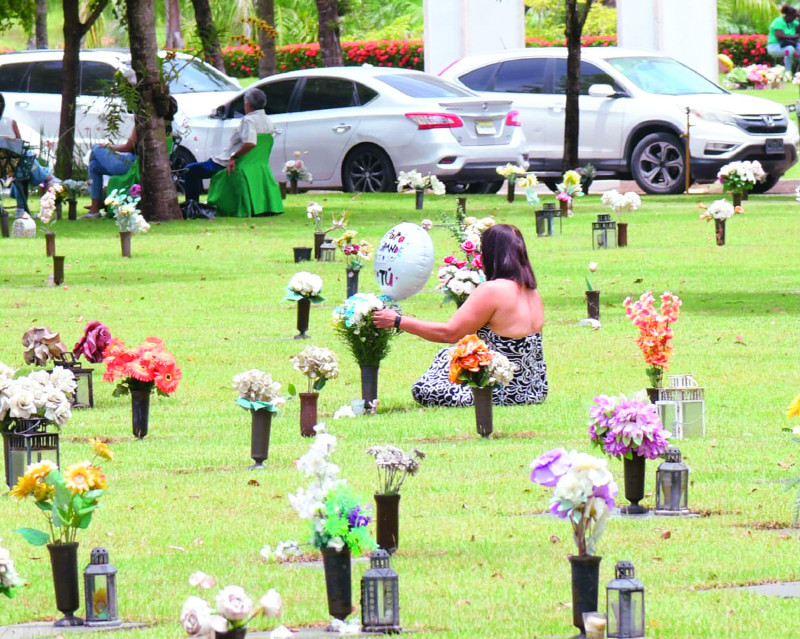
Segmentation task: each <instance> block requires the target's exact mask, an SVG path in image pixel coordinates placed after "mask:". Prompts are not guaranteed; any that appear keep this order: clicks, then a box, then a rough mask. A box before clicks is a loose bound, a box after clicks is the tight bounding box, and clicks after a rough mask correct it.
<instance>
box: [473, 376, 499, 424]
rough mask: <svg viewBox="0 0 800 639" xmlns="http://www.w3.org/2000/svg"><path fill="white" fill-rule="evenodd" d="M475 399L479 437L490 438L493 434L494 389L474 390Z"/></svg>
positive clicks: (489, 387)
mask: <svg viewBox="0 0 800 639" xmlns="http://www.w3.org/2000/svg"><path fill="white" fill-rule="evenodd" d="M472 395H473V397H474V398H475V426H476V428H477V430H478V435H480V436H481V437H488V436H489V435H491V434H492V431H493V430H494V428H493V427H492V387H491V386H484V387H482V388H475V387H473V388H472Z"/></svg>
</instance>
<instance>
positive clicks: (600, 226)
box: [592, 213, 617, 249]
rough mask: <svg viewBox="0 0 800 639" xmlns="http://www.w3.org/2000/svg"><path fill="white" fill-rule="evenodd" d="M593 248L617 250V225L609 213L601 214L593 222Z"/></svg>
mask: <svg viewBox="0 0 800 639" xmlns="http://www.w3.org/2000/svg"><path fill="white" fill-rule="evenodd" d="M592 248H593V249H606V248H617V223H616V222H615V221H614V220H612V219H611V215H610V214H608V213H600V214H599V215H598V216H597V221H596V222H592Z"/></svg>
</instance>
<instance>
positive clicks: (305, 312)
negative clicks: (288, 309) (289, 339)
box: [294, 297, 311, 339]
mask: <svg viewBox="0 0 800 639" xmlns="http://www.w3.org/2000/svg"><path fill="white" fill-rule="evenodd" d="M310 313H311V300H310V299H308V298H307V297H302V298H300V299H299V300H297V330H298V331H299V333H298V334H297V335H295V336H294V338H295V339H308V338H309V337H311V336H310V335H307V334H306V331H307V330H308V316H309V315H310Z"/></svg>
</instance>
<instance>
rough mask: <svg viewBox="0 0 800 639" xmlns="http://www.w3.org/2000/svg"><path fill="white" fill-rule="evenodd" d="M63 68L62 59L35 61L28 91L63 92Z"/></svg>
mask: <svg viewBox="0 0 800 639" xmlns="http://www.w3.org/2000/svg"><path fill="white" fill-rule="evenodd" d="M61 68H62V64H61V60H47V61H45V62H34V63H33V64H32V65H31V74H30V77H29V79H28V92H29V93H58V94H61V75H62V73H61Z"/></svg>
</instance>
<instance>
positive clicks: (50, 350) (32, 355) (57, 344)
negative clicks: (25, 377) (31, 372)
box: [22, 326, 67, 366]
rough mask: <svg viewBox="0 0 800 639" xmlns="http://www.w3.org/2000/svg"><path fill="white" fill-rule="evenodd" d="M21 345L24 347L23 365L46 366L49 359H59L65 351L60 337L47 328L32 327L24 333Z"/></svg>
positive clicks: (65, 347) (65, 348)
mask: <svg viewBox="0 0 800 639" xmlns="http://www.w3.org/2000/svg"><path fill="white" fill-rule="evenodd" d="M22 345H23V346H24V347H25V352H24V353H23V358H24V359H25V363H26V364H33V365H35V366H46V365H47V360H50V359H53V360H56V359H61V358H62V357H63V356H64V353H65V352H66V351H67V345H66V344H64V343H63V342H62V341H61V336H60V335H59V334H58V333H54V332H53V331H51V330H50V329H49V328H47V326H34V327H32V328H29V329H28V330H27V331H25V333H24V334H23V335H22Z"/></svg>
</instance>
